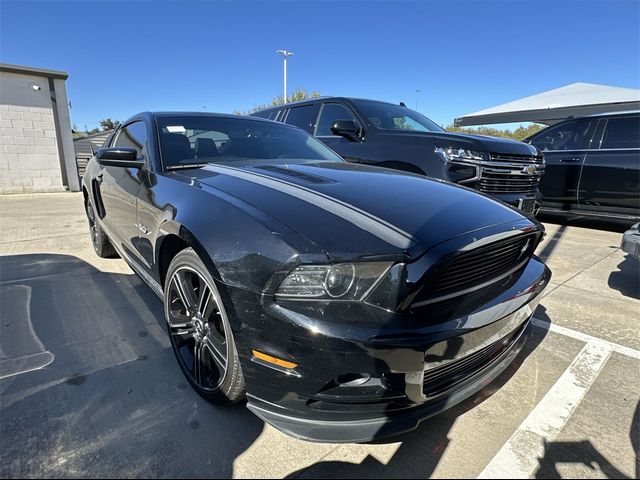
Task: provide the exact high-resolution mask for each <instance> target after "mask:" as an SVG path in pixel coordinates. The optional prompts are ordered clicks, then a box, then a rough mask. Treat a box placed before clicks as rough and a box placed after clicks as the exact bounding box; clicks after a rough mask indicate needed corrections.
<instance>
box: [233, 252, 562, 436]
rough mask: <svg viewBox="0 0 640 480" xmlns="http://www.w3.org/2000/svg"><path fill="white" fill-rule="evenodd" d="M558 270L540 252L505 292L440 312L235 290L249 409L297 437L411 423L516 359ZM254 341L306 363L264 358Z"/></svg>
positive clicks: (400, 428)
mask: <svg viewBox="0 0 640 480" xmlns="http://www.w3.org/2000/svg"><path fill="white" fill-rule="evenodd" d="M550 277H551V272H550V271H549V270H548V269H547V267H546V266H545V265H544V264H543V263H542V262H540V261H539V260H537V259H536V258H535V257H534V258H533V259H532V260H531V261H530V262H529V263H528V265H527V266H526V267H525V268H524V269H523V271H521V272H517V274H514V278H513V279H510V280H509V282H510V283H509V287H508V288H507V289H506V290H504V291H503V293H502V294H500V295H499V296H497V297H496V298H494V299H492V301H490V302H487V303H486V304H483V305H482V306H480V307H479V308H477V309H475V310H474V311H473V312H469V313H465V315H464V316H460V317H456V318H449V319H447V320H443V321H435V320H433V319H432V318H430V316H429V315H430V313H429V311H428V310H425V309H424V308H417V309H415V310H412V311H409V312H407V313H404V314H398V313H393V312H387V311H384V310H381V309H379V308H376V307H371V306H368V305H364V304H360V303H357V304H353V303H346V302H345V303H340V302H328V303H322V302H316V303H313V302H291V301H290V302H287V303H283V302H280V303H274V302H273V301H272V300H271V299H268V298H265V297H260V299H259V300H258V302H257V303H256V300H257V299H256V298H252V296H253V295H255V294H251V293H248V292H246V291H239V290H236V291H232V292H231V296H232V297H235V298H232V299H231V303H232V304H233V305H234V306H235V312H234V315H235V316H236V317H238V319H239V320H240V322H236V323H237V324H236V326H234V327H233V328H234V330H237V331H236V332H234V334H235V336H236V343H237V344H238V352H239V357H240V361H241V363H242V368H243V372H244V375H245V378H246V380H247V386H248V408H249V409H251V410H252V411H253V412H254V413H255V414H256V415H257V416H259V417H260V418H262V419H263V420H264V421H266V422H267V423H270V424H271V425H273V426H275V427H276V428H278V429H279V430H282V431H283V432H285V433H287V434H289V435H292V436H294V437H297V438H302V439H306V440H312V441H319V442H366V441H371V440H374V439H379V438H383V437H387V436H391V435H396V434H399V433H402V432H406V431H409V430H412V429H414V428H416V427H417V426H418V424H419V423H420V421H422V420H424V419H425V418H427V417H429V416H432V415H434V414H436V413H439V412H441V411H443V410H445V409H447V408H450V407H452V406H453V405H455V404H457V403H459V402H461V401H462V400H464V399H465V398H468V397H469V396H470V395H472V394H473V393H475V392H477V391H478V390H480V389H481V388H483V387H484V386H485V385H486V384H488V383H489V382H491V381H492V380H493V379H495V378H496V377H497V376H498V375H500V373H501V372H502V371H503V370H504V369H505V368H506V367H507V366H508V365H509V364H510V363H511V362H512V360H513V359H514V357H515V356H516V355H517V354H518V352H519V351H520V349H521V348H522V346H523V344H524V343H525V341H526V338H527V337H528V334H529V330H530V325H529V324H530V322H529V320H530V318H531V316H532V314H533V311H534V310H535V308H536V306H537V304H538V302H539V298H540V293H541V292H542V291H543V289H544V288H545V286H546V285H547V283H548V281H549V279H550ZM252 350H258V351H260V352H264V353H266V354H268V355H272V356H274V357H277V358H281V359H285V360H287V361H290V362H293V363H296V364H298V366H297V367H295V368H294V369H291V370H288V371H287V370H282V369H280V370H278V369H274V368H269V367H268V366H266V365H265V364H264V363H260V362H257V361H256V359H255V358H253V356H252V353H251V352H252Z"/></svg>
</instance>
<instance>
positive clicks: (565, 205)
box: [527, 112, 640, 223]
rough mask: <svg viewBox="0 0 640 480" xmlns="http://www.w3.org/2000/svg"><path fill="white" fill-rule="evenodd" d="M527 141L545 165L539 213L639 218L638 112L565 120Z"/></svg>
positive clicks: (639, 121)
mask: <svg viewBox="0 0 640 480" xmlns="http://www.w3.org/2000/svg"><path fill="white" fill-rule="evenodd" d="M527 141H528V142H529V143H531V144H532V145H534V146H535V147H537V148H538V149H539V150H541V151H542V152H544V156H545V160H546V164H547V171H546V173H545V176H544V179H543V181H542V182H541V184H540V190H542V195H543V199H542V209H543V211H545V212H555V213H557V212H569V213H572V214H575V213H577V214H580V215H585V216H593V217H605V218H607V219H620V220H635V221H637V220H639V219H640V112H624V113H611V114H602V115H594V116H590V117H583V118H573V119H570V120H565V121H564V122H562V123H559V124H556V125H553V126H551V127H548V128H546V129H544V130H542V131H541V132H538V133H537V134H535V135H533V136H531V137H529V138H528V139H527ZM629 223H630V222H629Z"/></svg>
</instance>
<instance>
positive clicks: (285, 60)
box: [276, 50, 294, 103]
mask: <svg viewBox="0 0 640 480" xmlns="http://www.w3.org/2000/svg"><path fill="white" fill-rule="evenodd" d="M276 53H279V54H280V55H282V56H283V57H284V97H283V98H284V103H287V57H290V56H291V55H293V54H294V53H293V52H288V51H287V50H276Z"/></svg>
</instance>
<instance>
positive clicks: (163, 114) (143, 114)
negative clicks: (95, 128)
mask: <svg viewBox="0 0 640 480" xmlns="http://www.w3.org/2000/svg"><path fill="white" fill-rule="evenodd" d="M141 117H142V118H147V119H150V120H151V119H154V118H158V117H211V118H241V119H243V120H250V121H256V122H270V123H276V122H273V121H272V120H267V119H265V118H259V117H251V116H248V115H236V114H234V113H215V112H188V111H176V112H166V111H163V112H140V113H138V114H136V115H133V116H132V117H130V118H129V119H127V120H126V121H125V122H124V123H125V124H126V123H129V122H131V121H133V120H136V119H140V118H141Z"/></svg>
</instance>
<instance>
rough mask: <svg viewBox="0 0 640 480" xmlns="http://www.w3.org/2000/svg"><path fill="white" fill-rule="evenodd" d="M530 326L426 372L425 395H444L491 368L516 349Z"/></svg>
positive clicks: (423, 388) (518, 329) (524, 325)
mask: <svg viewBox="0 0 640 480" xmlns="http://www.w3.org/2000/svg"><path fill="white" fill-rule="evenodd" d="M528 324H529V322H525V323H523V324H522V325H521V326H520V327H518V328H517V329H516V330H515V331H514V332H512V333H511V334H509V335H507V336H506V337H504V338H502V339H500V340H498V341H497V342H494V343H492V344H491V345H489V346H487V347H485V348H483V349H481V350H478V351H477V352H475V353H472V354H471V355H468V356H466V357H464V358H461V359H459V360H454V361H452V362H449V363H447V364H445V365H443V366H441V367H436V368H433V369H430V370H427V371H426V372H424V379H423V385H422V391H423V393H424V394H425V395H426V396H427V397H435V396H438V395H442V394H443V393H446V392H447V391H449V390H451V389H452V388H454V387H455V386H457V385H459V384H460V383H462V382H463V381H464V380H466V379H467V378H469V377H471V376H472V375H473V374H475V373H477V372H479V371H481V370H482V369H483V368H485V367H487V366H490V365H491V364H492V363H494V362H496V361H497V360H499V359H500V358H502V357H503V356H504V355H506V354H507V353H508V352H509V351H510V350H511V349H512V348H513V347H514V345H515V344H516V342H517V340H518V339H519V338H520V336H521V335H522V332H523V331H524V330H525V329H526V328H527V325H528Z"/></svg>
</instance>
